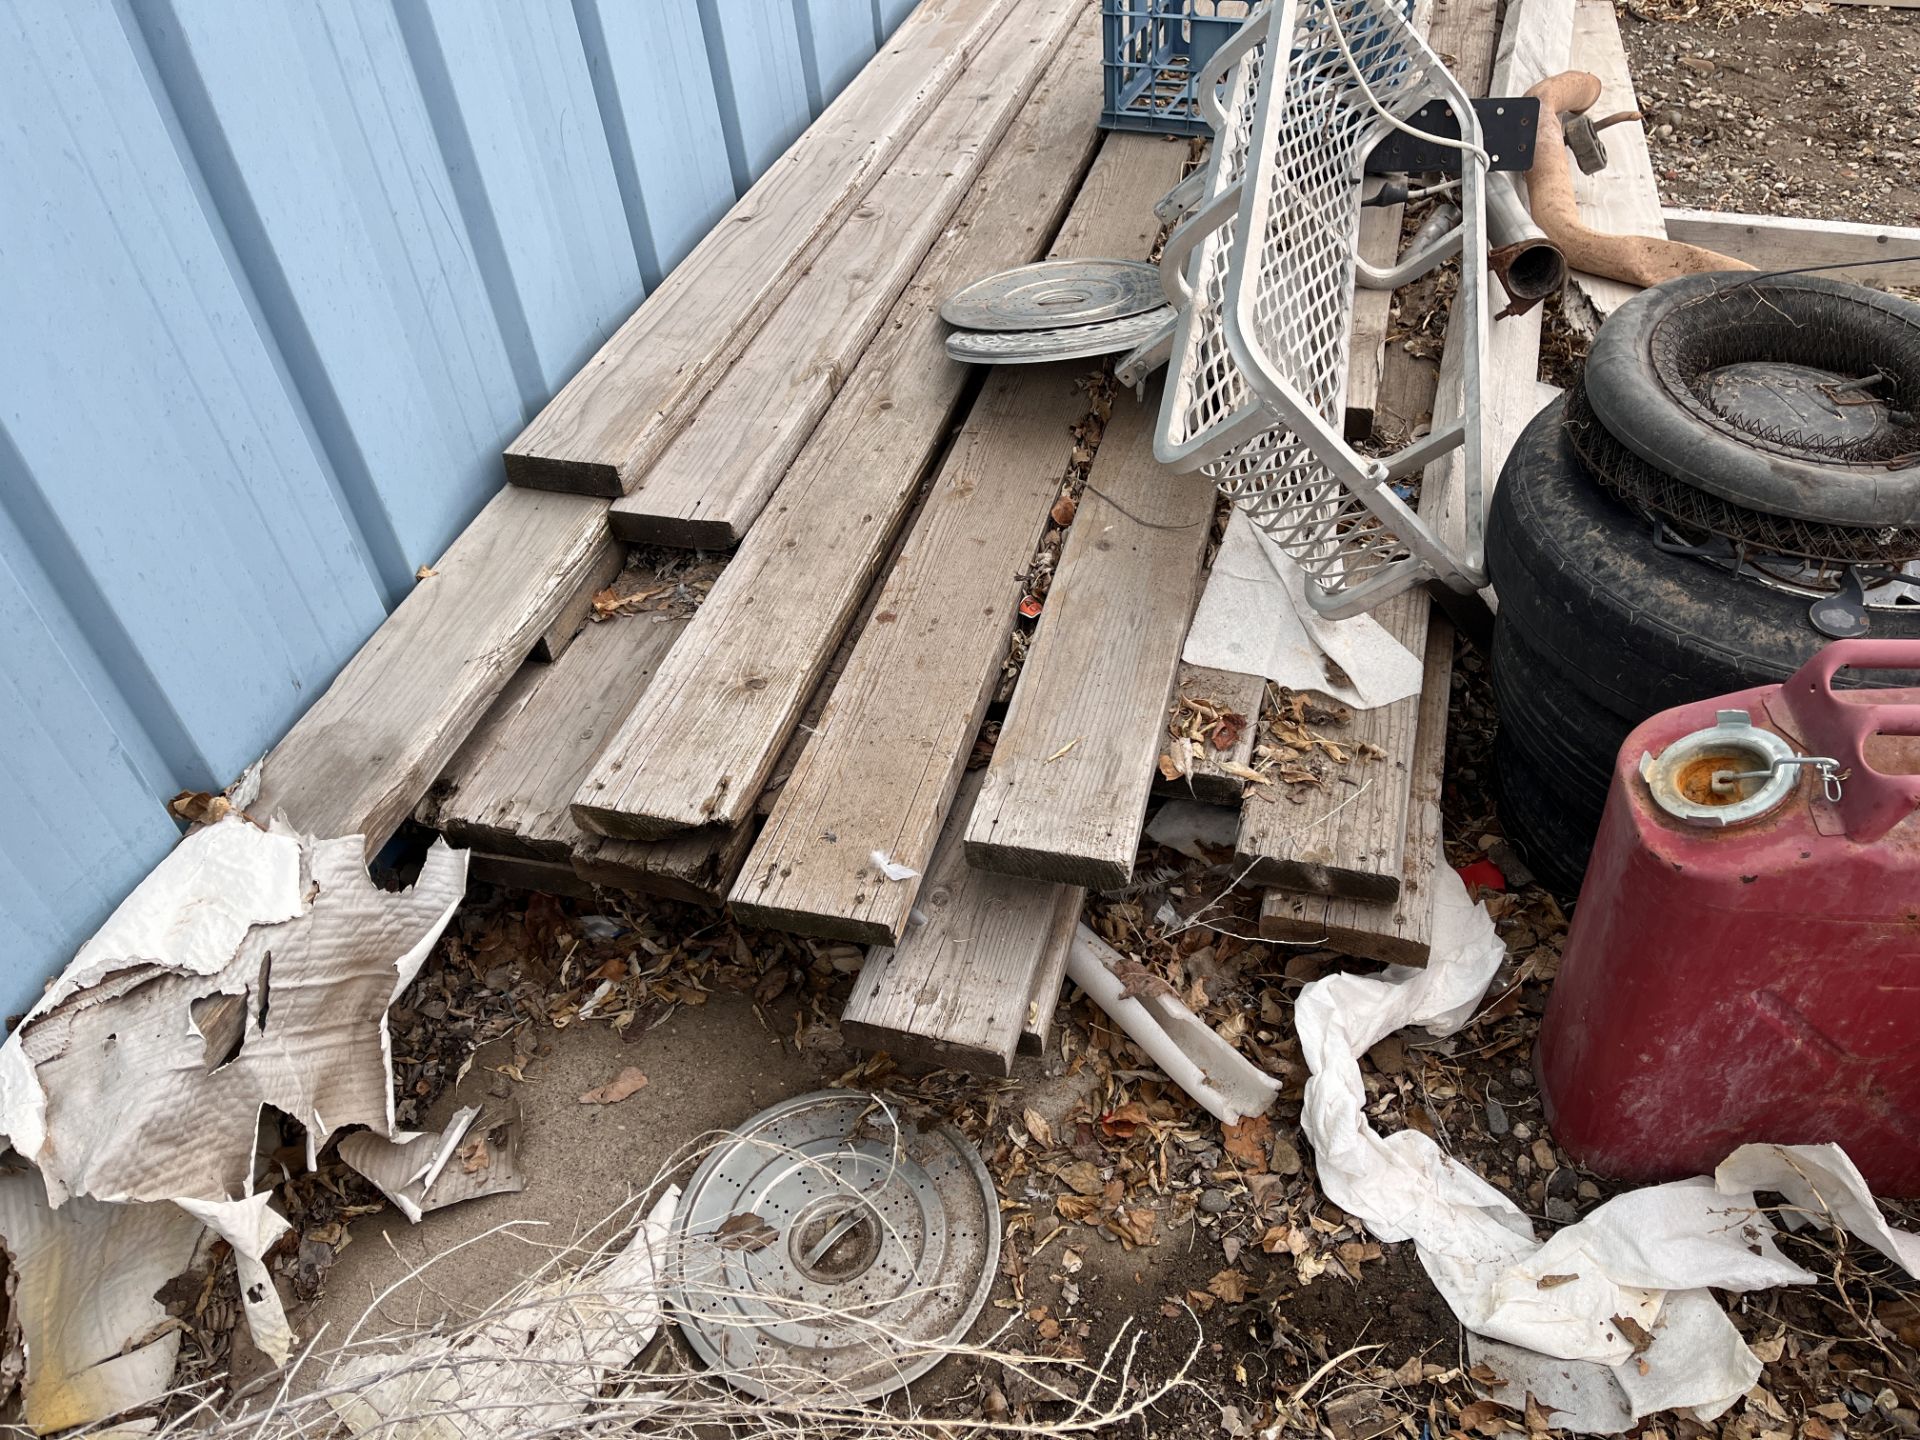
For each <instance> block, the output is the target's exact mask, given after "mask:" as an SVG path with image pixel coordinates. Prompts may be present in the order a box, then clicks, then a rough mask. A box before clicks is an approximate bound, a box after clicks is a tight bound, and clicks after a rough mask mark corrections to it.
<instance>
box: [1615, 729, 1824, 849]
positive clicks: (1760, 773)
mask: <svg viewBox="0 0 1920 1440" xmlns="http://www.w3.org/2000/svg"><path fill="white" fill-rule="evenodd" d="M1804 763H1808V760H1807V757H1804V756H1799V755H1795V754H1794V753H1793V747H1792V746H1790V745H1788V744H1787V742H1786V741H1784V740H1782V739H1781V738H1780V737H1779V736H1778V735H1776V734H1774V733H1773V732H1772V731H1771V730H1762V729H1761V728H1760V727H1759V726H1757V725H1755V724H1754V723H1753V717H1752V716H1751V715H1749V714H1748V713H1747V712H1746V711H1745V710H1722V711H1720V712H1719V719H1718V721H1717V723H1716V724H1714V726H1713V727H1712V728H1711V729H1707V730H1695V731H1694V732H1693V733H1692V734H1690V735H1682V736H1681V737H1680V738H1679V739H1678V740H1676V741H1674V742H1673V743H1672V744H1671V745H1669V746H1667V748H1666V749H1664V750H1662V751H1661V752H1660V753H1659V754H1658V755H1650V754H1644V753H1643V754H1642V755H1641V756H1640V778H1641V779H1642V780H1644V781H1646V782H1647V789H1648V790H1649V791H1651V792H1652V794H1653V803H1654V804H1656V805H1658V806H1659V807H1660V808H1661V809H1662V810H1664V811H1666V813H1667V814H1669V815H1671V816H1673V818H1674V819H1676V820H1680V821H1683V822H1684V823H1686V824H1688V825H1700V826H1705V827H1709V828H1714V827H1719V826H1726V825H1741V824H1744V823H1746V822H1747V821H1749V820H1758V819H1759V818H1760V817H1761V816H1762V815H1766V814H1768V813H1769V812H1771V811H1773V810H1776V809H1778V808H1779V807H1780V805H1781V804H1782V803H1783V802H1784V801H1785V800H1786V798H1787V797H1788V796H1789V795H1791V794H1792V793H1793V792H1794V789H1795V787H1796V786H1798V784H1799V783H1800V774H1799V766H1800V765H1801V764H1804Z"/></svg>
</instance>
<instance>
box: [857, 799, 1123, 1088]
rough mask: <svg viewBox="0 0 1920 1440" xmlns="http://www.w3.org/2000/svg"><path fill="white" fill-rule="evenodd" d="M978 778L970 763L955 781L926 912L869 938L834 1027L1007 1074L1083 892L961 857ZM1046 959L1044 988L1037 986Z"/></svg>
mask: <svg viewBox="0 0 1920 1440" xmlns="http://www.w3.org/2000/svg"><path fill="white" fill-rule="evenodd" d="M982 779H983V776H982V775H981V773H980V772H979V771H975V772H973V773H972V774H971V775H969V776H968V777H967V778H966V780H965V781H964V782H963V783H962V784H961V787H960V792H959V794H958V795H957V796H956V797H955V802H954V806H953V810H952V812H951V813H950V814H949V815H948V817H947V824H946V827H945V828H944V829H943V830H942V831H941V834H940V843H939V844H938V845H937V846H936V847H935V848H934V852H933V863H932V864H931V866H930V867H929V868H928V870H927V881H926V884H925V885H924V886H923V887H922V888H921V891H920V910H921V912H922V913H923V914H924V915H925V916H926V922H925V923H924V924H921V925H916V926H914V927H913V928H912V929H911V930H909V931H908V932H907V934H906V937H905V938H904V939H902V940H901V942H900V944H899V945H898V946H888V945H876V946H874V947H873V949H872V950H870V951H869V952H868V953H867V962H866V964H865V965H864V966H863V967H862V968H861V971H860V975H859V978H858V979H857V980H855V981H854V984H853V993H852V995H851V996H849V997H848V999H847V1006H846V1009H845V1010H843V1011H842V1012H841V1015H840V1033H841V1035H842V1037H844V1038H845V1040H846V1041H847V1043H848V1044H850V1045H853V1046H854V1047H856V1048H857V1049H861V1050H885V1051H886V1052H887V1053H888V1054H890V1055H892V1056H894V1057H895V1058H896V1059H902V1060H909V1061H914V1062H917V1063H922V1064H927V1065H940V1066H950V1067H952V1068H954V1069H957V1070H971V1071H975V1072H979V1073H982V1074H989V1075H1007V1074H1011V1073H1012V1071H1013V1057H1014V1055H1015V1053H1016V1052H1017V1051H1018V1050H1019V1049H1020V1042H1021V1037H1022V1035H1023V1034H1024V1033H1026V1032H1027V1030H1028V1028H1029V1025H1030V1024H1031V1025H1032V1026H1033V1028H1034V1029H1036V1030H1039V1031H1040V1032H1041V1033H1044V1025H1045V1023H1046V1022H1045V1020H1043V1019H1042V1018H1041V1017H1040V1015H1039V1014H1038V1012H1039V1011H1040V1010H1041V1009H1043V1008H1044V1010H1045V1011H1046V1013H1047V1016H1048V1017H1049V1018H1050V1017H1051V1015H1052V1011H1053V1002H1054V999H1057V997H1058V995H1059V990H1060V981H1059V976H1060V975H1061V974H1064V973H1065V970H1066V963H1067V943H1068V942H1069V941H1070V940H1071V939H1072V938H1073V927H1074V925H1075V924H1076V923H1078V921H1079V919H1080V906H1081V903H1082V901H1083V900H1084V899H1085V896H1084V894H1083V893H1082V892H1081V891H1080V890H1077V889H1075V888H1074V887H1072V886H1070V885H1055V884H1050V883H1048V882H1046V881H1043V880H1021V879H1016V878H1014V877H1012V876H1008V875H993V874H989V873H988V872H986V871H984V870H976V869H974V868H973V867H972V866H970V865H968V864H967V860H966V855H965V853H964V846H963V845H962V838H963V835H964V832H965V828H966V817H967V815H968V813H969V812H970V811H971V809H972V803H971V802H972V801H973V799H974V797H975V796H976V795H977V794H978V793H979V790H980V784H981V780H982ZM1055 962H1057V963H1055ZM1050 970H1051V972H1052V973H1053V975H1054V980H1053V997H1052V998H1048V997H1045V996H1042V995H1037V994H1036V993H1035V991H1036V982H1037V981H1041V980H1042V979H1043V977H1044V975H1045V974H1046V973H1047V972H1049V971H1050Z"/></svg>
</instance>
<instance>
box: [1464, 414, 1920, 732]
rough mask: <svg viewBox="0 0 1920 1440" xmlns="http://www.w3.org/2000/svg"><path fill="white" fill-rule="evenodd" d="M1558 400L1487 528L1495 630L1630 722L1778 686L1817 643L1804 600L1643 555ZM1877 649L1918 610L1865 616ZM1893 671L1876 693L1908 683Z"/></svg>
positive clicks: (1628, 516)
mask: <svg viewBox="0 0 1920 1440" xmlns="http://www.w3.org/2000/svg"><path fill="white" fill-rule="evenodd" d="M1563 405H1564V402H1563V401H1559V400H1556V401H1555V402H1554V403H1553V404H1551V405H1549V406H1548V407H1547V408H1546V409H1545V410H1542V411H1541V412H1540V414H1539V415H1538V416H1536V417H1535V418H1534V420H1533V422H1532V423H1531V424H1530V425H1528V426H1527V428H1526V429H1525V430H1524V431H1523V432H1521V435H1520V438H1519V440H1518V441H1517V442H1516V443H1515V444H1514V447H1513V452H1512V454H1511V455H1509V456H1508V459H1507V464H1506V468H1505V469H1504V470H1502V471H1501V478H1500V486H1499V489H1498V490H1497V491H1496V492H1495V494H1494V499H1493V507H1492V511H1491V514H1490V515H1489V517H1488V522H1487V568H1488V573H1489V574H1490V575H1491V577H1492V580H1493V585H1494V589H1495V591H1496V592H1497V593H1498V594H1499V596H1500V624H1501V625H1502V626H1509V625H1511V626H1513V627H1514V630H1515V632H1516V639H1517V640H1518V641H1519V642H1521V643H1523V644H1524V645H1525V646H1526V647H1527V648H1528V649H1529V650H1530V651H1532V652H1533V653H1534V654H1535V655H1537V656H1539V657H1540V658H1541V659H1543V660H1545V661H1547V662H1548V663H1549V665H1550V666H1551V667H1552V668H1554V669H1555V670H1557V671H1558V673H1559V674H1560V675H1561V677H1562V678H1563V679H1564V680H1565V681H1566V682H1567V684H1568V685H1570V686H1571V687H1573V689H1575V690H1577V691H1578V692H1580V693H1581V694H1582V695H1584V696H1585V697H1586V698H1587V699H1589V700H1591V701H1592V702H1593V703H1594V704H1595V705H1597V706H1598V707H1599V708H1600V709H1601V710H1603V711H1606V712H1608V713H1609V714H1611V715H1613V716H1616V717H1620V718H1622V719H1626V720H1628V721H1630V722H1631V723H1633V724H1638V723H1639V722H1640V721H1641V720H1644V719H1645V718H1646V717H1648V716H1649V715H1653V714H1656V713H1658V712H1659V711H1661V710H1666V709H1670V708H1672V707H1673V706H1675V705H1685V704H1689V703H1691V702H1692V701H1695V700H1704V699H1708V698H1710V697H1712V696H1715V695H1726V694H1730V693H1732V692H1733V691H1735V690H1745V689H1747V688H1749V687H1750V686H1754V685H1768V684H1777V683H1779V682H1780V681H1782V680H1785V679H1786V678H1787V677H1788V676H1789V675H1791V674H1792V673H1793V672H1794V671H1795V670H1797V669H1799V668H1800V666H1801V665H1802V664H1803V663H1805V661H1806V660H1807V659H1808V658H1809V657H1810V656H1812V655H1813V654H1814V653H1815V652H1816V651H1818V650H1820V649H1821V648H1822V647H1823V646H1825V644H1826V643H1827V642H1826V640H1825V638H1824V637H1823V636H1821V635H1820V633H1819V632H1818V631H1816V630H1815V629H1814V628H1813V626H1812V625H1811V624H1810V623H1809V622H1808V619H1807V607H1808V603H1809V602H1808V600H1807V599H1806V597H1804V596H1800V595H1793V594H1789V593H1787V592H1785V591H1781V590H1776V589H1773V588H1772V587H1770V586H1766V585H1762V584H1760V583H1759V582H1757V581H1754V580H1750V579H1746V578H1742V577H1737V576H1735V575H1733V574H1732V573H1730V572H1728V571H1726V570H1723V569H1721V568H1719V567H1718V566H1715V565H1710V564H1708V563H1707V562H1705V561H1704V560H1697V559H1694V558H1692V557H1689V556H1685V555H1673V554H1669V553H1667V552H1665V551H1662V550H1657V549H1655V548H1654V545H1653V542H1652V538H1651V527H1650V526H1649V525H1648V524H1647V523H1646V522H1644V521H1643V520H1641V519H1640V518H1639V517H1637V516H1635V515H1634V514H1633V513H1632V512H1631V511H1629V510H1628V509H1626V507H1624V506H1622V505H1620V504H1619V503H1618V502H1616V501H1615V500H1613V499H1612V498H1611V497H1610V496H1608V495H1607V494H1606V493H1605V492H1603V491H1602V490H1601V489H1600V487H1599V486H1598V485H1597V484H1596V483H1595V482H1594V481H1593V480H1592V478H1591V477H1590V476H1588V474H1587V473H1586V470H1585V468H1584V467H1583V466H1582V465H1581V463H1580V458H1579V456H1578V455H1576V454H1575V453H1574V451H1573V448H1572V446H1571V445H1570V444H1569V443H1568V441H1567V439H1566V436H1565V434H1564V433H1563V431H1562V429H1561V426H1560V415H1561V410H1562V407H1563ZM1873 634H1874V636H1875V637H1877V638H1899V639H1909V638H1913V637H1915V636H1920V607H1915V609H1914V610H1913V611H1886V610H1880V611H1875V612H1874V613H1873ZM1897 674H1898V672H1886V673H1885V674H1884V675H1876V676H1875V679H1876V681H1877V682H1878V683H1882V684H1909V683H1912V682H1911V680H1909V679H1906V678H1895V676H1896V675H1897Z"/></svg>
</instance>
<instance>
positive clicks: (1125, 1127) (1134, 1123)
mask: <svg viewBox="0 0 1920 1440" xmlns="http://www.w3.org/2000/svg"><path fill="white" fill-rule="evenodd" d="M1162 983H1164V982H1162ZM1146 1123H1147V1107H1146V1106H1144V1105H1142V1104H1141V1103H1140V1102H1139V1101H1138V1100H1129V1101H1128V1102H1127V1103H1126V1104H1124V1105H1121V1106H1117V1107H1116V1108H1114V1109H1112V1110H1109V1111H1108V1112H1107V1113H1106V1114H1104V1115H1102V1116H1101V1117H1100V1128H1101V1129H1102V1130H1104V1131H1106V1133H1107V1135H1108V1136H1109V1137H1110V1138H1112V1139H1115V1140H1130V1139H1132V1138H1133V1133H1134V1131H1136V1130H1138V1129H1139V1128H1140V1127H1141V1126H1142V1125H1144V1124H1146Z"/></svg>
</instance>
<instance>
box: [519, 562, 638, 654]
mask: <svg viewBox="0 0 1920 1440" xmlns="http://www.w3.org/2000/svg"><path fill="white" fill-rule="evenodd" d="M608 541H609V543H608V545H607V547H606V550H605V551H604V552H603V553H602V554H601V556H600V558H599V561H598V563H597V564H595V566H594V567H593V569H591V570H590V571H588V572H587V576H586V578H585V579H583V580H582V581H581V582H580V588H579V589H577V590H575V591H574V592H573V594H572V596H571V597H570V598H569V599H568V600H567V603H566V604H565V605H562V606H561V607H560V613H559V614H558V615H556V616H554V617H553V623H552V624H551V625H549V626H548V627H547V633H546V634H544V635H542V636H541V637H540V638H539V640H537V641H536V642H535V643H534V647H533V656H532V658H533V659H535V660H538V661H539V662H540V663H541V664H543V665H550V664H552V663H553V662H554V661H555V660H558V659H559V658H560V656H561V654H562V653H563V652H564V651H565V650H566V648H567V646H569V645H571V644H572V643H573V639H574V636H576V635H578V634H579V633H580V628H581V627H582V626H583V625H585V624H586V623H587V616H588V615H590V614H592V613H593V597H594V596H595V595H597V594H599V593H600V592H601V591H602V590H604V589H606V588H607V586H609V585H611V584H613V582H614V580H615V579H617V578H618V577H619V574H620V570H621V567H623V566H624V565H625V564H626V563H627V547H626V546H625V545H622V544H621V543H620V542H619V541H617V540H614V539H613V538H612V537H611V536H609V537H608Z"/></svg>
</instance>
